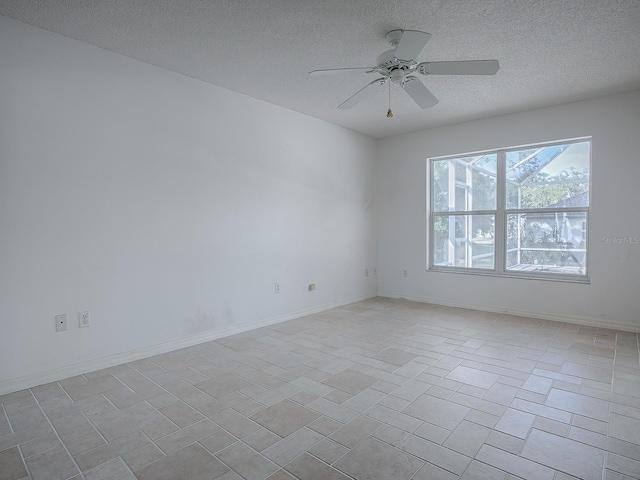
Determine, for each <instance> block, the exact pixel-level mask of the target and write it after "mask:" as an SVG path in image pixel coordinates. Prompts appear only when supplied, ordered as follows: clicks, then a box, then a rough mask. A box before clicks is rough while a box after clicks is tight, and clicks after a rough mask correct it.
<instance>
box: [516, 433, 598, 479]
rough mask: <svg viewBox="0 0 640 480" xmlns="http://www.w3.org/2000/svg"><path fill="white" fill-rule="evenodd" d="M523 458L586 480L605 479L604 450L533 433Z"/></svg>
mask: <svg viewBox="0 0 640 480" xmlns="http://www.w3.org/2000/svg"><path fill="white" fill-rule="evenodd" d="M522 457H524V458H528V459H530V460H533V461H536V462H538V463H540V464H542V465H546V466H549V467H551V468H555V469H556V470H560V471H562V472H565V473H568V474H569V475H574V476H576V477H578V478H580V479H583V480H601V479H602V471H603V468H604V452H603V451H602V450H600V449H598V448H594V447H592V446H589V445H584V444H582V443H578V442H576V441H573V440H569V439H566V438H562V437H558V436H557V435H552V434H550V433H546V432H542V431H540V430H533V431H532V432H531V435H529V438H528V439H527V441H526V443H525V445H524V448H523V449H522Z"/></svg>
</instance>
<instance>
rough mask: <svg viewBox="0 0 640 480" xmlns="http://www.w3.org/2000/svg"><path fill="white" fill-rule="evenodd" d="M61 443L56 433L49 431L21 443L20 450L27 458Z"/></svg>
mask: <svg viewBox="0 0 640 480" xmlns="http://www.w3.org/2000/svg"><path fill="white" fill-rule="evenodd" d="M59 445H60V440H58V436H57V435H56V434H55V433H48V434H47V435H43V436H42V437H38V438H34V439H33V440H29V441H28V442H25V443H22V444H20V451H21V452H22V456H23V457H25V458H26V457H30V456H31V455H35V454H36V453H40V452H44V451H45V450H48V449H50V448H53V447H57V446H59ZM0 465H1V464H0Z"/></svg>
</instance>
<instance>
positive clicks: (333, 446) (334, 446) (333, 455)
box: [309, 439, 388, 465]
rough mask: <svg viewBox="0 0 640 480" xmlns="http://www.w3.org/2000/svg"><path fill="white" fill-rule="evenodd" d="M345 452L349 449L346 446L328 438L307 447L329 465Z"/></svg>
mask: <svg viewBox="0 0 640 480" xmlns="http://www.w3.org/2000/svg"><path fill="white" fill-rule="evenodd" d="M387 443H388V442H387ZM347 452H349V449H348V448H347V447H345V446H343V445H340V444H339V443H336V442H334V441H333V440H329V439H326V440H323V441H322V442H320V443H318V444H317V445H316V446H315V447H312V448H310V449H309V453H310V454H312V455H313V456H315V457H318V458H319V459H320V460H322V461H323V462H325V463H328V464H329V465H331V464H332V463H334V462H336V461H337V460H338V459H340V458H341V457H343V456H344V455H345V454H346V453H347Z"/></svg>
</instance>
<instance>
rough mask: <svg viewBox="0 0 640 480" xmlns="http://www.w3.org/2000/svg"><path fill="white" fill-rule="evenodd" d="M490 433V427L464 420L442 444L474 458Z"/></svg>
mask: <svg viewBox="0 0 640 480" xmlns="http://www.w3.org/2000/svg"><path fill="white" fill-rule="evenodd" d="M490 433H491V429H490V428H487V427H483V426H482V425H478V424H476V423H471V422H468V421H466V420H463V421H462V422H460V424H459V425H458V426H457V427H456V429H455V430H454V431H453V432H452V433H451V435H449V437H448V438H447V439H446V440H445V441H444V443H442V446H443V447H446V448H448V449H450V450H453V451H456V452H458V453H461V454H463V455H466V456H468V457H471V458H473V457H474V456H475V455H476V453H478V450H480V447H482V445H483V444H484V442H485V440H486V439H487V437H488V436H489V434H490Z"/></svg>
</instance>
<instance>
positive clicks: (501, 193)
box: [494, 150, 507, 273]
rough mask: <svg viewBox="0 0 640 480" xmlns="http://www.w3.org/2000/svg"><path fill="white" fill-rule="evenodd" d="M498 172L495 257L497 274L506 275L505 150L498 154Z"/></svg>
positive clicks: (499, 151)
mask: <svg viewBox="0 0 640 480" xmlns="http://www.w3.org/2000/svg"><path fill="white" fill-rule="evenodd" d="M496 153H497V162H498V165H497V172H496V217H495V235H494V249H495V250H494V251H495V253H494V255H495V260H494V261H495V268H496V272H498V273H504V271H505V263H506V255H507V254H506V242H507V229H506V225H505V222H506V215H505V203H506V193H505V191H506V154H505V152H504V150H498V151H497V152H496Z"/></svg>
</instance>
